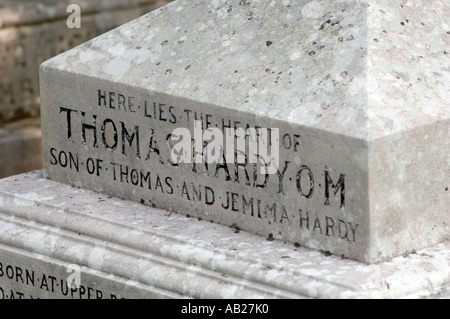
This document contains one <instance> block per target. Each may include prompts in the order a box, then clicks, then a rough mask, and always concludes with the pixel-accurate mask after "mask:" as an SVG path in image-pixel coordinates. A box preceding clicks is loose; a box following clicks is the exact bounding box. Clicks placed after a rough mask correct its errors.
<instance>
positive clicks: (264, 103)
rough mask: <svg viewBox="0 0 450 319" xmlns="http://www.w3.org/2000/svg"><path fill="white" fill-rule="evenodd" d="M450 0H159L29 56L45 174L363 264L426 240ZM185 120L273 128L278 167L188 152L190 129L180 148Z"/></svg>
mask: <svg viewBox="0 0 450 319" xmlns="http://www.w3.org/2000/svg"><path fill="white" fill-rule="evenodd" d="M449 15H450V7H449V5H448V4H445V3H443V2H441V1H427V2H426V3H425V2H421V3H420V5H419V3H416V2H414V1H411V2H408V3H406V4H401V3H395V4H393V3H392V2H391V1H331V2H330V1H263V0H254V1H240V2H238V1H211V2H207V1H176V2H174V3H172V4H169V5H167V6H165V7H163V8H161V9H159V10H156V11H155V12H152V13H149V14H147V15H145V16H143V17H141V18H139V19H137V20H135V21H133V22H130V23H128V24H126V25H124V26H122V27H120V28H117V29H115V30H113V31H111V32H108V33H106V34H104V35H102V36H101V37H98V38H96V39H94V40H92V41H90V42H88V43H86V44H84V45H82V46H79V47H78V48H76V49H74V50H71V51H69V52H66V53H64V54H62V55H60V56H58V57H56V58H54V59H52V60H50V61H48V62H46V63H44V64H43V65H42V67H41V84H42V86H41V92H42V99H43V100H42V125H43V130H44V131H43V140H44V143H43V154H44V171H45V176H46V177H48V178H49V179H52V180H55V181H60V182H64V183H68V184H71V185H75V186H78V187H83V188H87V189H91V190H95V191H98V192H100V193H104V194H109V195H113V196H117V197H120V198H124V199H129V200H134V201H137V202H142V203H144V204H146V205H150V206H153V207H161V208H165V209H167V210H169V211H171V212H182V213H184V214H187V215H190V216H191V217H196V218H201V219H203V220H209V221H214V222H218V223H221V224H224V225H227V226H232V225H234V226H236V227H238V228H240V229H244V230H248V231H251V232H254V233H256V234H259V235H261V236H263V237H264V238H269V239H272V238H276V239H281V240H285V241H288V242H291V243H297V244H299V245H305V246H307V247H310V248H314V249H317V250H321V251H326V252H330V253H333V254H335V255H338V256H345V257H349V258H353V259H357V260H360V261H364V262H368V263H374V262H380V261H384V260H388V259H390V258H393V257H395V256H401V255H403V254H405V253H409V252H412V251H415V250H416V251H417V250H419V249H423V248H425V247H429V246H431V245H435V244H437V243H439V242H443V241H445V240H447V239H448V238H449V234H450V231H449V221H450V210H449V206H450V191H449V187H450V140H449V136H450V120H449V118H450V108H449V104H448V101H449V100H450V97H449V91H448V87H449V58H448V52H447V51H448V47H449V34H448V33H449V31H450V30H449V29H448V25H446V24H445V21H447V19H448V16H449ZM162 30H164V31H163V32H162ZM195 123H200V124H201V125H200V128H199V129H200V132H201V133H205V131H206V130H208V129H218V130H221V131H225V130H226V128H233V129H235V128H243V129H244V130H245V129H247V128H250V129H251V128H255V130H256V128H267V129H269V131H270V132H272V133H273V135H271V136H275V135H276V134H275V130H276V129H278V131H277V132H278V140H276V139H275V140H272V142H271V143H272V144H271V145H277V144H276V142H278V148H277V149H275V151H274V152H273V153H272V155H274V154H277V155H279V165H278V166H277V169H276V170H275V172H274V173H273V174H272V173H267V172H266V173H264V172H263V173H261V171H260V170H259V169H258V168H260V167H258V164H253V163H252V162H251V161H250V155H249V154H246V156H243V158H244V161H239V160H237V158H238V155H239V154H238V153H237V152H236V154H234V153H233V149H232V151H231V162H230V161H228V154H227V157H226V158H225V155H224V156H223V157H219V161H217V162H215V163H209V164H205V158H203V162H201V163H200V162H196V159H198V155H200V158H201V155H202V151H203V149H202V146H203V144H202V143H201V142H200V152H199V151H198V149H197V148H195V146H194V150H195V152H191V146H190V145H191V144H189V146H187V147H185V148H183V149H180V148H178V149H177V150H178V151H179V153H178V154H183V155H184V154H188V155H186V156H187V158H188V159H189V158H190V156H192V159H193V160H192V161H191V162H190V163H186V162H184V163H182V164H179V162H177V161H175V160H174V157H172V155H173V154H174V153H173V151H174V149H175V146H176V145H177V144H176V142H174V140H173V137H179V134H178V133H174V132H179V131H175V130H177V129H180V128H181V129H188V130H189V132H190V133H191V136H192V137H195V132H196V130H195V126H194V124H195ZM247 132H248V131H247ZM258 132H259V131H258ZM248 135H249V136H250V137H251V135H250V133H248ZM186 136H187V135H186ZM183 140H185V141H188V142H189V141H190V140H191V137H186V138H185V139H183ZM246 141H248V140H246ZM194 144H195V143H194ZM203 155H204V153H203ZM234 155H236V156H234Z"/></svg>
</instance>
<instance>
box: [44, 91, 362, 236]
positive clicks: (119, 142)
mask: <svg viewBox="0 0 450 319" xmlns="http://www.w3.org/2000/svg"><path fill="white" fill-rule="evenodd" d="M95 97H96V98H95V101H92V107H91V108H90V109H89V111H87V110H86V108H83V109H76V108H74V107H67V106H65V105H61V106H58V107H57V108H55V111H56V112H58V114H57V115H58V116H57V117H56V118H57V119H58V125H59V126H58V127H60V128H61V131H60V134H63V135H64V139H65V140H66V142H67V143H68V144H67V145H70V148H67V149H66V148H65V147H64V146H61V145H54V146H51V147H49V148H48V149H47V150H46V152H47V155H48V156H47V159H48V162H49V164H50V166H52V167H57V168H58V169H65V170H70V171H71V172H72V173H75V174H83V175H87V176H90V177H91V178H94V179H95V178H96V179H98V182H99V183H117V184H119V185H120V187H121V189H124V188H130V189H131V190H132V189H134V188H135V189H139V190H141V191H144V192H145V193H146V194H148V197H146V198H143V199H142V200H141V202H143V203H146V204H149V203H150V204H151V205H153V200H152V198H154V196H155V194H161V195H162V194H164V196H166V197H167V196H168V197H170V198H173V199H174V200H176V201H184V202H185V203H186V205H188V204H189V203H190V204H195V205H201V206H202V207H204V208H205V209H212V210H214V211H215V212H217V211H220V212H221V214H234V215H235V216H240V217H241V218H242V217H243V216H244V217H245V218H246V219H247V220H253V221H259V222H264V223H266V224H268V225H269V227H272V226H274V225H278V226H283V227H284V226H285V227H288V228H289V229H296V231H298V232H306V233H309V235H310V236H312V237H317V236H318V237H331V238H334V239H335V240H345V241H347V242H350V243H353V242H356V241H357V240H358V231H359V230H358V227H359V225H358V224H357V223H355V222H353V221H349V220H346V219H345V217H343V216H345V210H346V209H347V202H346V174H345V172H338V171H337V170H335V169H333V167H332V165H324V166H322V167H320V166H319V165H317V164H316V163H305V162H303V161H302V160H300V161H298V160H295V159H296V158H297V159H298V158H302V152H304V150H303V144H304V142H305V141H304V140H303V136H302V134H301V132H289V131H283V129H282V128H281V129H280V134H279V141H280V144H279V148H280V150H279V151H280V154H282V155H281V157H280V161H279V166H278V167H277V170H276V173H275V174H268V173H265V174H264V173H261V171H260V170H259V169H258V164H255V163H251V162H250V161H248V159H247V157H248V154H244V155H243V158H244V159H245V160H243V161H242V160H240V161H238V160H237V159H238V157H239V155H241V156H242V154H238V153H237V152H236V154H235V156H234V161H233V162H230V161H227V160H226V159H225V155H223V160H221V161H219V162H218V163H212V164H211V163H207V162H203V163H198V162H196V161H195V160H194V157H195V156H197V155H198V154H196V152H195V150H194V149H192V150H189V151H190V152H189V154H192V157H193V161H192V162H191V163H181V164H180V163H176V162H174V161H173V159H172V158H171V156H170V154H171V151H172V150H173V148H174V142H173V140H172V132H173V130H174V129H175V128H177V127H186V128H192V127H193V123H194V121H197V122H201V126H202V128H203V129H204V130H207V129H209V128H218V129H221V130H223V131H225V130H226V129H227V128H234V129H238V128H244V129H248V128H249V127H253V126H252V123H244V122H243V121H242V120H240V119H238V118H236V119H235V118H232V116H230V117H224V116H216V115H214V114H208V113H205V112H199V111H197V110H194V109H191V108H187V107H184V106H182V105H171V104H168V103H167V102H162V101H156V100H151V99H150V98H145V97H140V96H134V95H127V94H126V93H125V92H114V91H106V90H104V89H98V90H96V92H95ZM143 121H144V122H143ZM142 123H145V124H142ZM257 129H258V128H257ZM269 132H270V128H269ZM246 138H250V137H249V136H247V137H246ZM194 144H195V143H194V141H193V143H192V145H194ZM206 144H207V142H205V145H206ZM78 148H80V149H81V148H82V149H83V150H90V151H89V152H84V151H83V152H82V151H74V149H78ZM69 149H70V150H69ZM191 151H192V152H191ZM94 154H96V155H94ZM98 154H100V155H98ZM283 154H285V155H283ZM286 154H288V156H287V155H286ZM241 159H242V157H241ZM180 176H185V177H184V178H182V177H180ZM204 177H207V179H202V181H205V180H207V181H208V182H201V183H200V182H193V181H196V180H200V178H204ZM217 185H220V187H219V186H217ZM266 195H270V196H266ZM312 202H314V203H315V204H314V205H312V204H311V203H312ZM318 206H319V207H318ZM312 207H315V208H312ZM324 212H325V213H324ZM327 212H332V213H330V214H328V213H327Z"/></svg>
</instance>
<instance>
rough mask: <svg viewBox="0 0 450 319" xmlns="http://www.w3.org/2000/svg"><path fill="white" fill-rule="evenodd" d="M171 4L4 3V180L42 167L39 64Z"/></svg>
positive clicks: (0, 42)
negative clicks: (74, 8) (77, 21)
mask: <svg viewBox="0 0 450 319" xmlns="http://www.w3.org/2000/svg"><path fill="white" fill-rule="evenodd" d="M168 2H170V0H95V1H94V0H0V178H1V177H5V176H10V175H15V174H19V173H23V172H26V171H30V170H34V169H39V168H41V167H42V159H41V157H42V156H41V135H40V123H39V115H40V110H39V105H40V101H39V78H38V70H39V65H40V64H41V63H42V62H43V61H45V60H47V59H49V58H51V57H53V56H55V55H57V54H59V53H62V52H64V51H67V50H68V49H70V48H73V47H75V46H77V45H79V44H81V43H84V42H86V41H87V40H89V39H91V38H93V37H95V36H98V35H100V34H102V33H104V32H106V31H109V30H111V29H113V28H115V27H117V26H119V25H122V24H124V23H126V22H129V21H131V20H133V19H135V18H137V17H139V16H141V15H143V14H145V13H148V12H149V11H152V10H154V9H156V8H158V7H160V6H161V5H163V4H166V3H168ZM74 4H75V5H77V6H78V7H79V8H80V22H81V23H80V28H76V27H75V28H70V27H73V25H72V24H71V23H68V21H69V22H71V21H72V20H70V19H69V17H71V14H72V13H75V12H74V11H72V10H68V8H69V9H70V8H71V7H69V6H70V5H74ZM24 119H26V120H24ZM6 155H7V156H6Z"/></svg>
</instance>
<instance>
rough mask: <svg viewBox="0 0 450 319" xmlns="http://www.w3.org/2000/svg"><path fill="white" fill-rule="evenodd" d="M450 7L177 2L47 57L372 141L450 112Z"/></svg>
mask: <svg viewBox="0 0 450 319" xmlns="http://www.w3.org/2000/svg"><path fill="white" fill-rule="evenodd" d="M449 16H450V4H449V3H448V2H444V1H435V0H430V1H405V0H402V1H400V0H398V1H397V0H394V1H388V0H381V1H380V0H377V1H369V0H359V1H356V0H353V1H352V0H349V1H344V0H339V1H328V0H241V1H240V0H212V1H204V0H189V1H185V0H177V1H175V2H173V3H171V4H169V5H167V6H165V7H163V8H161V9H158V10H156V11H154V12H151V13H149V14H147V15H145V16H143V17H141V18H139V19H137V20H135V21H132V22H130V23H128V24H126V25H124V26H122V27H120V28H117V29H115V30H113V31H111V32H109V33H106V34H104V35H102V36H100V37H98V38H96V39H94V40H92V41H90V42H88V43H86V44H84V45H82V46H80V47H77V48H75V49H73V50H71V51H68V52H66V53H64V54H62V55H60V56H58V57H56V58H54V59H52V60H50V61H48V62H46V63H45V64H44V65H43V70H45V69H46V68H56V69H58V70H65V71H67V72H73V73H78V74H80V75H87V76H92V77H96V78H99V79H104V80H109V81H114V82H120V83H123V84H127V85H131V86H137V87H142V88H145V89H148V90H150V91H154V92H163V93H166V94H169V95H176V96H178V97H184V98H188V99H190V100H193V101H199V102H203V103H210V104H214V105H218V106H221V107H224V108H228V109H230V110H241V111H245V112H251V113H256V114H258V115H261V116H267V117H270V118H276V119H279V120H284V121H288V122H292V123H296V124H300V125H305V126H308V127H314V128H317V129H323V130H327V131H332V132H336V133H340V134H345V135H349V136H354V137H356V138H361V139H367V140H370V139H374V138H377V137H381V136H384V135H388V134H393V133H395V132H400V131H403V130H409V129H413V128H414V127H418V126H423V125H430V124H433V123H436V122H439V121H443V120H448V119H449V118H450V104H449V103H450V102H449V101H450V90H449V87H450V26H449V24H450V23H449V22H448V17H449Z"/></svg>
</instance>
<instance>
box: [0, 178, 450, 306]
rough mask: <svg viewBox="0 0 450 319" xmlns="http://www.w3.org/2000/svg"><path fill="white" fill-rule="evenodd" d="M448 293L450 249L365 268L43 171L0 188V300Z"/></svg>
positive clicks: (447, 245)
mask: <svg viewBox="0 0 450 319" xmlns="http://www.w3.org/2000/svg"><path fill="white" fill-rule="evenodd" d="M72 283H73V284H74V286H71V284H72ZM449 291H450V243H449V242H447V243H443V244H439V245H437V246H434V247H432V248H429V249H425V250H421V251H417V252H415V253H413V254H410V255H408V256H403V257H398V258H395V259H393V260H391V261H389V262H384V263H380V264H375V265H367V264H364V263H360V262H357V261H353V260H349V259H344V258H340V257H337V256H328V254H324V253H321V252H318V251H313V250H310V249H306V248H303V247H296V246H295V245H293V244H291V243H286V242H283V241H279V240H268V239H267V238H264V237H260V236H257V235H254V234H250V233H247V232H244V231H240V230H239V229H237V228H230V227H225V226H222V225H218V224H215V223H210V222H208V221H199V220H197V219H196V218H187V217H186V216H184V215H178V214H174V213H170V212H168V211H165V210H160V209H154V208H149V207H146V206H143V205H140V204H137V203H134V202H128V201H123V200H119V199H117V198H114V197H110V196H106V195H102V194H98V193H95V192H92V191H87V190H83V189H79V188H74V187H71V186H68V185H64V184H60V183H57V182H53V181H49V180H46V179H43V178H42V172H41V171H36V172H32V173H28V174H24V175H19V176H14V177H11V178H7V179H3V180H1V181H0V298H158V297H163V298H181V297H187V298H250V297H253V298H303V297H310V298H401V297H406V298H430V297H445V296H448V295H449Z"/></svg>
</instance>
